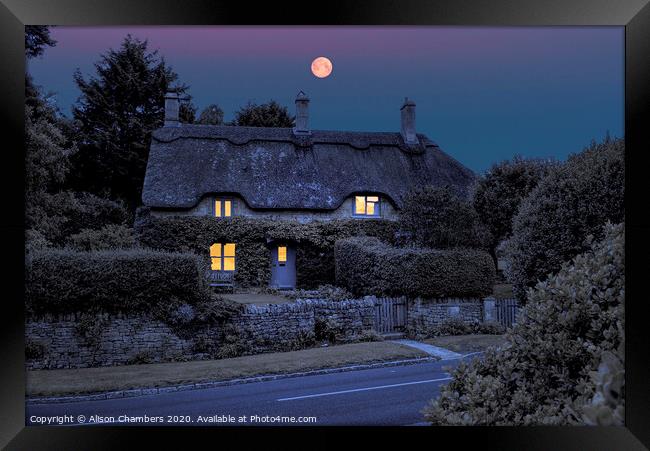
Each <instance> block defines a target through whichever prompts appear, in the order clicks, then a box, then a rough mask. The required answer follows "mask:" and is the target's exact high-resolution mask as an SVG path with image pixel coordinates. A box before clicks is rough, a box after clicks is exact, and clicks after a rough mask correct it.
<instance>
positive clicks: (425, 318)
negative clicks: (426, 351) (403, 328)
mask: <svg viewBox="0 0 650 451" xmlns="http://www.w3.org/2000/svg"><path fill="white" fill-rule="evenodd" d="M483 304H484V301H483V300H482V299H442V300H423V299H412V300H409V304H408V316H407V318H408V319H407V324H408V327H409V329H410V330H411V331H412V332H413V333H415V334H422V333H426V331H427V329H430V328H432V327H433V326H435V325H437V324H440V323H441V322H443V321H447V320H450V319H457V320H460V321H462V322H463V323H466V324H470V323H474V322H481V321H483V320H484V312H483Z"/></svg>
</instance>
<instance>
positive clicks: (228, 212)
mask: <svg viewBox="0 0 650 451" xmlns="http://www.w3.org/2000/svg"><path fill="white" fill-rule="evenodd" d="M214 216H215V217H217V218H229V217H230V216H232V200H231V199H216V200H215V201H214Z"/></svg>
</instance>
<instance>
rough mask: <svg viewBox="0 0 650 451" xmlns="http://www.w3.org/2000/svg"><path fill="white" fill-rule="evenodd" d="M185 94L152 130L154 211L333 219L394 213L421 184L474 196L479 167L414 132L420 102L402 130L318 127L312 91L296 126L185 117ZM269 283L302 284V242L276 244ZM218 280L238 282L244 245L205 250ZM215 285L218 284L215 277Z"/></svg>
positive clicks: (301, 97) (147, 196)
mask: <svg viewBox="0 0 650 451" xmlns="http://www.w3.org/2000/svg"><path fill="white" fill-rule="evenodd" d="M178 109H179V99H178V97H177V96H176V95H175V94H168V95H167V96H166V99H165V125H164V127H162V128H160V129H158V130H156V131H154V133H153V136H152V143H151V150H150V154H149V160H148V163H147V170H146V175H145V180H144V188H143V194H142V200H143V203H144V205H145V206H146V207H148V208H149V210H150V213H151V214H152V215H157V216H165V215H174V216H179V215H201V216H209V217H212V218H214V220H215V221H221V220H226V221H227V220H228V219H229V218H232V217H250V218H264V219H278V220H289V221H296V222H302V223H304V222H310V221H332V220H337V219H348V218H353V219H356V220H360V221H372V220H376V219H385V220H396V219H397V218H398V216H399V211H400V209H401V207H402V203H403V200H404V197H405V196H406V194H407V193H408V192H409V190H410V189H412V188H413V187H415V186H424V185H433V186H450V187H452V188H454V189H455V190H456V191H457V192H458V193H459V194H461V195H465V194H467V190H468V188H469V186H470V185H471V183H472V182H473V180H474V174H473V173H472V171H470V170H469V169H467V168H466V167H464V166H463V165H462V164H460V163H459V162H458V161H456V160H454V159H453V158H451V157H450V156H449V155H447V154H445V153H444V152H443V151H442V150H441V149H440V148H439V147H438V145H437V144H435V143H434V142H433V141H431V140H430V139H429V138H428V137H426V136H425V135H423V134H420V133H417V132H416V129H415V103H414V102H413V101H410V100H408V99H406V100H405V102H404V104H403V105H402V107H401V110H400V113H401V124H400V132H352V131H327V130H311V129H310V127H309V98H308V97H307V96H306V95H305V94H304V93H303V92H300V93H299V94H298V96H297V97H296V122H295V124H296V125H295V127H294V128H265V127H236V126H207V125H187V124H181V123H180V122H179V118H178ZM269 245H270V247H271V260H272V261H271V286H274V287H278V288H292V287H293V286H295V274H296V268H295V261H296V259H295V255H296V249H295V245H294V244H291V243H286V242H280V243H269ZM206 253H209V255H210V259H211V271H212V272H213V280H215V281H219V280H221V281H224V280H225V281H227V280H231V276H232V274H233V273H234V271H236V270H237V243H234V242H233V243H230V242H218V243H216V242H215V243H214V244H213V245H212V246H211V247H210V249H206ZM215 283H217V282H215Z"/></svg>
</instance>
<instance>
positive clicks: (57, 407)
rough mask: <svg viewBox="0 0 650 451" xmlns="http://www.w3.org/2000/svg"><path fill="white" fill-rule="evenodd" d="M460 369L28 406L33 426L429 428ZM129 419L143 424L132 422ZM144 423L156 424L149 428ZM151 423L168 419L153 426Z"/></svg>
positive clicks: (383, 371)
mask: <svg viewBox="0 0 650 451" xmlns="http://www.w3.org/2000/svg"><path fill="white" fill-rule="evenodd" d="M457 363H458V361H440V362H434V363H423V364H417V365H407V366H398V367H388V368H378V369H370V370H360V371H349V372H343V373H334V374H325V375H318V376H305V377H296V378H288V379H280V380H275V381H268V382H256V383H249V384H240V385H231V386H224V387H217V388H210V389H203V390H189V391H181V392H173V393H163V394H156V395H150V396H138V397H133V398H121V399H109V400H101V401H82V402H70V403H51V404H27V405H26V406H25V407H26V424H28V425H33V424H37V423H36V422H37V421H38V420H37V419H36V418H35V417H52V416H59V417H61V416H63V415H68V416H69V417H64V419H60V421H61V422H62V423H64V424H75V425H76V424H79V421H78V418H79V415H83V416H84V422H83V423H84V425H91V424H97V423H96V422H92V421H91V418H92V417H93V416H100V417H102V418H104V420H105V421H107V422H108V421H111V418H110V417H112V422H113V424H116V423H117V424H119V425H135V424H137V425H139V426H142V425H156V426H158V425H161V423H162V424H164V425H179V426H187V425H198V426H206V425H207V426H224V425H229V426H232V425H235V426H237V425H273V426H277V425H280V424H284V425H292V426H296V425H301V424H308V425H316V426H319V425H415V424H423V423H424V418H423V416H422V413H421V410H422V408H423V407H424V406H426V405H427V404H428V403H429V401H430V400H431V399H432V398H435V397H436V396H438V394H439V390H440V386H441V385H443V384H445V383H447V382H448V381H449V374H448V373H447V372H445V371H443V369H442V368H443V367H448V366H455V365H456V364H457ZM123 416H127V417H142V418H141V419H138V420H139V421H138V422H125V418H124V417H123ZM145 416H146V417H147V418H149V420H150V421H147V422H143V421H142V420H143V419H144V417H145ZM244 416H245V417H246V419H245V421H241V422H240V420H241V418H240V417H244ZM255 416H257V417H258V418H256V417H255ZM107 417H108V418H107ZM152 417H161V418H159V419H158V421H156V422H153V421H151V419H152ZM199 417H203V418H204V419H205V421H200V418H199ZM278 417H294V418H298V417H316V421H315V422H310V423H290V422H286V420H284V421H283V422H278ZM227 418H229V420H228V421H225V420H226V419H227ZM40 421H43V419H41V420H40ZM54 424H56V423H54Z"/></svg>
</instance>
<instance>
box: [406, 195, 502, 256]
mask: <svg viewBox="0 0 650 451" xmlns="http://www.w3.org/2000/svg"><path fill="white" fill-rule="evenodd" d="M400 226H401V231H402V232H403V233H404V236H405V240H406V241H410V242H413V243H414V244H417V245H419V246H425V247H432V248H439V249H446V248H453V247H485V246H486V245H487V243H488V242H489V235H488V231H487V229H486V228H485V227H484V226H483V225H482V224H481V223H480V221H479V217H478V215H477V214H476V211H475V210H474V208H473V207H472V205H471V204H470V203H469V202H467V201H465V200H463V199H461V198H459V197H458V196H457V195H456V194H455V193H454V192H453V191H452V190H451V188H449V187H443V188H437V187H433V186H424V187H419V188H415V189H413V190H412V191H410V192H409V193H408V194H407V196H406V197H405V199H404V205H403V207H402V212H401V214H400Z"/></svg>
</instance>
